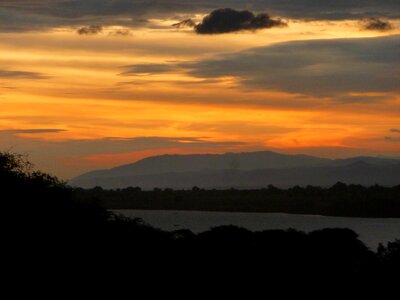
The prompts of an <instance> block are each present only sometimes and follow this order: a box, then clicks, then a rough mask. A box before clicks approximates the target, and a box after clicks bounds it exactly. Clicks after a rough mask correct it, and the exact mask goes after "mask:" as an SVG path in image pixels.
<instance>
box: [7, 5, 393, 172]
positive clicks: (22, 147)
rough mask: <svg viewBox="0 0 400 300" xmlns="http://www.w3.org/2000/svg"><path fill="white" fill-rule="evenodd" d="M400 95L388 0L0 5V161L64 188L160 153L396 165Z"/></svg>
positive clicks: (390, 8)
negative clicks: (387, 160) (63, 182)
mask: <svg viewBox="0 0 400 300" xmlns="http://www.w3.org/2000/svg"><path fill="white" fill-rule="evenodd" d="M222 8H232V9H234V10H235V11H234V12H233V13H232V11H230V10H229V11H228V10H222V11H219V14H215V15H212V16H209V17H208V19H206V20H205V21H203V18H204V17H205V16H207V15H209V14H210V13H212V12H213V11H215V10H219V9H222ZM243 10H247V11H249V12H251V13H252V14H253V16H254V18H253V16H252V15H251V14H250V15H249V17H248V18H250V19H249V22H247V21H246V22H244V23H240V22H238V21H236V20H232V18H236V14H235V12H236V11H243ZM217 12H218V11H217ZM228 13H230V14H229V15H228V16H229V17H225V15H224V14H228ZM263 13H267V14H268V15H269V17H265V15H261V16H264V17H263V19H262V20H263V22H259V21H257V22H256V21H253V20H259V19H260V18H258V15H259V14H263ZM237 17H238V18H239V14H238V15H237ZM218 18H220V19H218ZM188 19H190V20H191V22H184V23H181V24H180V25H176V26H173V25H174V24H177V23H179V22H180V21H184V20H188ZM224 22H225V23H224ZM230 22H231V23H230ZM227 23H229V24H227ZM194 24H199V25H196V27H193V26H192V25H194ZM249 24H250V25H249ZM208 30H213V32H211V31H208ZM226 31H229V32H226ZM399 91H400V2H399V1H398V0H393V1H391V0H387V1H385V0H380V1H378V0H365V1H359V0H347V1H345V0H338V1H323V0H322V1H313V0H291V1H289V0H288V1H281V0H263V1H261V0H253V1H244V0H243V1H241V0H213V1H208V0H204V1H197V0H196V1H194V0H173V1H169V0H158V1H156V0H148V1H145V0H110V1H106V0H79V1H76V0H0V150H2V151H4V150H10V151H13V152H19V153H24V154H27V155H29V157H30V159H31V160H32V161H33V163H35V165H36V166H37V167H38V168H40V169H42V170H44V171H47V172H50V173H52V174H54V175H57V176H60V177H61V178H63V179H68V178H71V177H73V176H76V175H79V174H81V173H82V172H85V171H88V170H93V169H99V168H109V167H113V166H117V165H121V164H125V163H130V162H134V161H136V160H138V159H141V158H143V157H146V156H151V155H157V154H165V153H224V152H242V151H254V150H274V151H279V152H283V153H305V154H311V155H317V156H322V157H349V156H356V155H381V156H396V157H400V94H399Z"/></svg>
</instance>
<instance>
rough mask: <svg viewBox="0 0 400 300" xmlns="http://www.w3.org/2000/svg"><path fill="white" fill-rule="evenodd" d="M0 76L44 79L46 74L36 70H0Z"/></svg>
mask: <svg viewBox="0 0 400 300" xmlns="http://www.w3.org/2000/svg"><path fill="white" fill-rule="evenodd" d="M0 78H20V79H45V78H48V76H46V75H44V74H42V73H37V72H26V71H9V70H0Z"/></svg>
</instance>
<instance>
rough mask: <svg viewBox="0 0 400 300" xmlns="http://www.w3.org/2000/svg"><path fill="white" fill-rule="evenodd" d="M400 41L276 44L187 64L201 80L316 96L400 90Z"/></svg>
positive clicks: (394, 39) (386, 38)
mask: <svg viewBox="0 0 400 300" xmlns="http://www.w3.org/2000/svg"><path fill="white" fill-rule="evenodd" d="M399 45H400V44H399V36H389V37H380V38H360V39H333V40H309V41H296V42H287V43H281V44H275V45H272V46H267V47H259V48H253V49H249V50H245V51H241V52H236V53H230V54H225V55H220V56H217V57H215V58H212V59H205V60H202V61H198V62H194V63H192V64H187V65H186V66H185V67H186V68H187V72H188V74H190V75H192V76H194V77H198V78H203V79H204V78H220V77H226V76H229V77H234V78H236V79H237V81H238V82H239V84H240V85H241V86H242V87H248V88H250V89H268V90H280V91H286V92H289V93H296V94H306V95H313V96H330V97H332V96H338V95H340V96H343V95H346V94H347V93H353V92H358V93H368V92H377V93H395V92H398V91H399V90H400V86H399V81H400V71H399V70H400V55H399V54H398V49H399Z"/></svg>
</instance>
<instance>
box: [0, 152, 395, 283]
mask: <svg viewBox="0 0 400 300" xmlns="http://www.w3.org/2000/svg"><path fill="white" fill-rule="evenodd" d="M335 188H337V189H339V190H341V189H342V188H344V187H343V186H336V187H335ZM0 191H1V200H2V205H3V210H2V212H3V222H4V227H3V229H5V234H4V235H3V236H2V242H3V245H4V249H5V250H6V254H4V255H5V257H7V258H9V259H10V260H12V261H13V262H14V265H16V264H21V265H26V264H28V263H37V266H36V268H37V269H38V270H41V269H43V267H44V266H45V265H46V264H48V265H53V266H54V265H55V266H57V268H58V271H61V269H60V268H61V267H63V266H64V267H65V266H69V267H70V268H72V269H73V270H74V272H77V270H79V269H80V268H82V266H88V264H91V265H92V266H96V270H99V268H100V272H101V271H105V270H107V269H108V268H109V267H110V266H116V267H115V268H114V271H115V270H116V269H118V266H119V267H120V269H123V270H129V271H131V272H134V273H135V274H139V276H145V275H144V274H149V272H150V271H151V272H152V273H153V274H157V278H160V276H161V275H160V274H162V276H165V278H168V277H171V274H173V273H172V270H173V271H174V272H177V274H178V277H177V279H176V280H179V278H182V279H183V278H185V280H189V281H190V278H194V277H191V276H199V274H206V275H205V276H207V278H208V279H209V280H211V279H213V280H228V282H236V283H242V284H245V283H247V284H249V283H251V282H253V283H255V282H262V281H263V280H266V278H268V277H269V276H273V277H274V278H275V279H277V278H286V279H285V282H288V280H289V277H287V276H288V275H287V274H290V278H292V280H295V281H296V282H298V281H299V280H300V279H302V278H307V279H308V280H313V279H314V280H315V279H317V278H321V276H322V278H336V279H335V285H336V286H337V285H338V284H339V282H343V283H344V282H345V281H346V280H350V279H351V280H354V278H356V279H360V280H361V279H366V278H368V280H372V279H378V277H379V278H386V277H387V278H390V276H391V274H396V273H397V272H398V270H399V257H400V247H399V241H394V242H393V243H389V244H388V245H387V246H384V245H381V246H380V248H379V251H378V252H377V253H374V252H372V251H371V250H369V249H368V248H367V247H366V246H365V245H364V244H363V243H362V242H361V241H360V240H359V239H358V237H357V235H356V234H355V233H354V232H353V231H351V230H348V229H324V230H319V231H314V232H311V233H309V234H306V233H303V232H299V231H296V230H286V231H284V230H269V231H260V232H252V231H249V230H247V229H244V228H239V227H236V226H222V227H217V228H212V229H211V230H209V231H206V232H203V233H199V234H194V233H192V232H190V231H188V230H179V231H175V232H166V231H162V230H158V229H155V228H153V227H151V226H149V225H146V224H143V223H142V222H141V221H140V220H136V219H127V218H124V217H121V216H118V215H115V214H112V213H110V212H108V211H107V210H105V209H103V208H102V207H101V206H99V205H97V204H96V203H95V201H94V200H93V199H92V200H89V199H86V201H82V199H79V201H78V200H77V199H76V198H74V197H75V196H74V192H73V190H72V189H71V188H70V187H68V186H67V185H66V184H65V183H63V182H61V181H59V180H58V179H57V178H55V177H52V176H49V175H47V174H44V173H41V172H33V171H32V168H31V165H30V164H29V162H27V161H26V160H25V159H24V157H22V156H19V155H15V154H10V153H0ZM78 273H79V272H78ZM162 276H161V277H162ZM282 276H283V277H282ZM285 276H286V277H285ZM304 276H305V277H304ZM143 278H149V277H143ZM151 278H153V277H151ZM197 278H198V277H197ZM217 282H218V281H217Z"/></svg>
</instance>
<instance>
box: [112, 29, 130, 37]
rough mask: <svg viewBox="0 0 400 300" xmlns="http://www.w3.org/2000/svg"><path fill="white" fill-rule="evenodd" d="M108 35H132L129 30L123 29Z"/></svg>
mask: <svg viewBox="0 0 400 300" xmlns="http://www.w3.org/2000/svg"><path fill="white" fill-rule="evenodd" d="M109 35H111V36H130V35H132V33H131V31H130V30H129V29H126V28H123V29H116V30H113V31H111V32H110V33H109Z"/></svg>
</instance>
